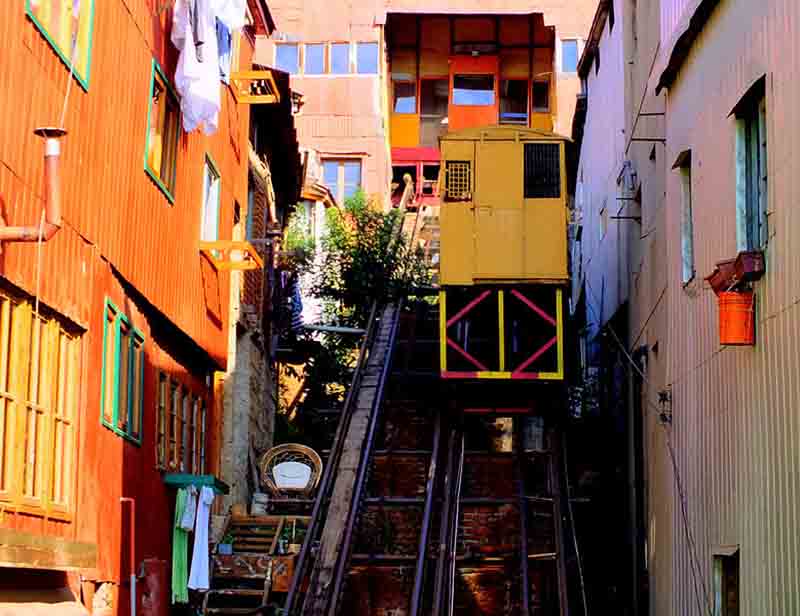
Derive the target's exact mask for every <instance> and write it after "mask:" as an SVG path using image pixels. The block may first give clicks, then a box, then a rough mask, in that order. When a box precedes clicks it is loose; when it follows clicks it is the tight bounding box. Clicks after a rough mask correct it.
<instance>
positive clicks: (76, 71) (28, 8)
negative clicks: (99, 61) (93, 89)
mask: <svg viewBox="0 0 800 616" xmlns="http://www.w3.org/2000/svg"><path fill="white" fill-rule="evenodd" d="M94 2H95V0H80V2H79V3H78V15H75V14H74V13H73V14H72V15H70V13H71V12H72V11H73V8H74V6H75V5H74V4H73V3H72V2H62V3H61V11H60V12H59V14H56V11H54V6H53V3H52V2H51V1H50V0H25V14H26V15H27V16H28V18H29V19H30V20H31V22H32V23H33V25H34V26H36V29H37V30H39V32H40V33H41V34H42V36H43V37H44V39H45V40H46V41H47V42H48V43H49V44H50V47H52V48H53V51H55V52H56V55H57V56H58V57H59V59H60V60H61V61H62V62H63V63H64V65H65V66H66V67H67V68H68V69H69V68H70V67H72V74H73V75H74V76H75V79H76V80H77V81H78V83H79V84H81V87H82V88H83V89H84V90H86V91H87V92H88V91H89V78H90V75H91V66H92V37H93V35H94ZM70 22H71V24H72V27H70V28H69V29H66V28H61V27H58V26H59V25H60V24H64V23H70ZM73 43H74V44H75V45H76V47H75V54H74V58H73V50H72V44H73ZM73 59H74V60H75V63H74V66H73V62H72V60H73Z"/></svg>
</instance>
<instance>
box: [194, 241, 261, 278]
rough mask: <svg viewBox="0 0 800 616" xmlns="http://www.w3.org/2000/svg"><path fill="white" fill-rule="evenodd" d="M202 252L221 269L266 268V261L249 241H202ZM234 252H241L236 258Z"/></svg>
mask: <svg viewBox="0 0 800 616" xmlns="http://www.w3.org/2000/svg"><path fill="white" fill-rule="evenodd" d="M200 252H201V253H203V254H204V255H205V256H206V258H207V259H208V260H209V261H211V263H212V264H213V265H214V267H215V268H216V269H217V270H219V271H226V270H254V269H264V261H262V260H261V255H259V254H258V252H257V251H256V249H255V247H254V246H253V245H252V244H251V243H250V242H247V241H244V240H243V241H234V240H216V241H214V242H200ZM233 252H239V253H240V255H236V256H237V258H236V259H235V260H234V258H233V257H234V255H233V254H232V253H233Z"/></svg>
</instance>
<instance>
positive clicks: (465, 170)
mask: <svg viewBox="0 0 800 616" xmlns="http://www.w3.org/2000/svg"><path fill="white" fill-rule="evenodd" d="M445 185H446V193H445V200H446V201H469V199H470V187H471V186H472V178H471V170H470V163H469V161H464V160H448V161H447V165H446V166H445Z"/></svg>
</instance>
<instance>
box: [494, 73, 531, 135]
mask: <svg viewBox="0 0 800 616" xmlns="http://www.w3.org/2000/svg"><path fill="white" fill-rule="evenodd" d="M500 124H519V125H522V126H527V125H528V81H527V80H526V79H503V80H502V81H501V82H500Z"/></svg>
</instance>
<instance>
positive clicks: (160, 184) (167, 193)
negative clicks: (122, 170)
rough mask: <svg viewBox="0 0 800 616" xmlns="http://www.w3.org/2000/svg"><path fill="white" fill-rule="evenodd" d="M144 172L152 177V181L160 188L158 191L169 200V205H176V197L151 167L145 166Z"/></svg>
mask: <svg viewBox="0 0 800 616" xmlns="http://www.w3.org/2000/svg"><path fill="white" fill-rule="evenodd" d="M144 171H145V173H146V174H147V175H148V176H149V177H150V179H151V180H153V182H154V183H155V185H156V186H158V189H159V190H160V191H161V192H162V193H164V196H165V197H166V198H167V201H169V204H170V205H175V197H174V196H173V194H172V193H171V192H170V191H169V189H168V188H167V187H166V186H165V185H164V183H163V182H162V181H161V178H159V177H158V175H157V174H156V173H155V171H153V170H152V169H150V167H149V166H147V165H145V168H144Z"/></svg>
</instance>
